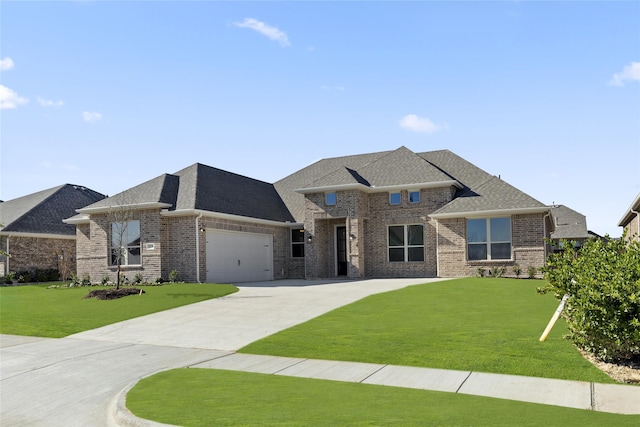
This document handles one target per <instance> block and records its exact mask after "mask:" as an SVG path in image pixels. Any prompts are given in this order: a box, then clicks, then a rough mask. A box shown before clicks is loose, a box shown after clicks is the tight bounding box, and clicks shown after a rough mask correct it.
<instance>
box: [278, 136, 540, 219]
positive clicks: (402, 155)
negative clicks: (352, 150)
mask: <svg viewBox="0 0 640 427" xmlns="http://www.w3.org/2000/svg"><path fill="white" fill-rule="evenodd" d="M441 186H454V187H457V188H458V190H457V193H456V197H455V198H454V200H452V201H451V202H450V203H448V204H447V205H445V206H443V207H442V208H441V209H439V210H438V211H436V212H434V213H433V214H432V216H433V217H434V218H446V217H460V216H473V215H482V214H496V213H528V212H531V213H533V212H545V211H548V209H549V208H548V207H547V206H546V205H545V204H543V203H541V202H539V201H538V200H536V199H534V198H533V197H531V196H529V195H528V194H526V193H523V192H522V191H520V190H518V189H517V188H515V187H513V186H511V185H509V184H508V183H506V182H505V181H502V180H501V179H499V178H497V177H495V176H493V175H490V174H488V173H487V172H485V171H483V170H482V169H480V168H478V167H477V166H475V165H473V164H471V163H469V162H468V161H466V160H464V159H463V158H461V157H460V156H458V155H456V154H454V153H452V152H451V151H449V150H438V151H429V152H425V153H414V152H412V151H411V150H409V149H408V148H406V147H400V148H398V149H397V150H393V151H383V152H379V153H369V154H362V155H356V156H346V157H336V158H330V159H324V160H320V161H319V162H316V163H314V164H312V165H310V166H307V167H306V168H304V169H302V170H301V171H298V172H296V173H294V174H292V175H290V176H288V177H286V178H284V179H282V180H280V181H278V182H276V183H275V188H276V189H277V190H278V193H279V194H280V197H282V199H283V200H284V202H285V204H286V205H287V207H288V208H289V210H290V211H291V213H292V214H293V216H294V217H295V218H296V220H297V221H299V222H302V221H303V220H304V194H305V193H311V192H323V191H331V190H339V189H359V190H362V191H392V190H394V189H411V188H416V189H417V188H427V187H441Z"/></svg>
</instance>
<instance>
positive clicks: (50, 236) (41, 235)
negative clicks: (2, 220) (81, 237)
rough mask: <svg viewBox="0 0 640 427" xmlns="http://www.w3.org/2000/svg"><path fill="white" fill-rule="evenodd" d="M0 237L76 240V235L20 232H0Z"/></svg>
mask: <svg viewBox="0 0 640 427" xmlns="http://www.w3.org/2000/svg"><path fill="white" fill-rule="evenodd" d="M0 236H7V237H29V238H32V239H65V240H76V235H75V234H73V235H70V234H48V233H25V232H20V231H0Z"/></svg>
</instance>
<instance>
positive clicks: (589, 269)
mask: <svg viewBox="0 0 640 427" xmlns="http://www.w3.org/2000/svg"><path fill="white" fill-rule="evenodd" d="M543 272H544V274H545V278H546V279H547V281H548V284H547V285H546V286H545V287H543V288H539V289H538V290H539V292H541V293H547V292H553V293H554V294H555V296H556V298H558V299H560V298H562V296H563V295H564V294H569V299H568V300H567V303H566V305H565V309H564V311H563V313H562V316H563V317H564V318H565V319H566V321H567V325H568V327H569V331H570V333H569V335H568V336H567V338H568V339H570V340H571V341H572V342H573V343H575V345H576V346H577V347H578V348H580V349H582V350H585V351H587V352H589V353H591V354H593V355H594V356H596V357H598V358H600V359H602V360H605V361H616V360H629V359H636V358H640V242H639V241H635V242H631V241H629V240H627V239H626V238H625V236H623V237H622V239H620V240H613V239H606V240H599V239H592V240H589V241H587V242H586V243H585V244H584V246H583V247H582V248H580V249H577V248H576V247H575V246H574V245H573V244H572V243H571V242H564V250H563V251H560V252H556V253H555V254H553V255H551V256H550V258H549V260H548V261H547V265H546V266H545V267H544V268H543Z"/></svg>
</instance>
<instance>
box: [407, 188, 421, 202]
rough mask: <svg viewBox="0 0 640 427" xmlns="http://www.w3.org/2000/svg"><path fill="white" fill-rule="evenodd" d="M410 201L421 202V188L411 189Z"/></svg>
mask: <svg viewBox="0 0 640 427" xmlns="http://www.w3.org/2000/svg"><path fill="white" fill-rule="evenodd" d="M409 203H420V190H416V191H409Z"/></svg>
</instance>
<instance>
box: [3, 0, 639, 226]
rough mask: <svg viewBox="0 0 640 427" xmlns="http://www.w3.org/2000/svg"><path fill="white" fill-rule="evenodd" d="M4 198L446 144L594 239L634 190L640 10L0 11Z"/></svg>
mask: <svg viewBox="0 0 640 427" xmlns="http://www.w3.org/2000/svg"><path fill="white" fill-rule="evenodd" d="M0 24H1V25H0V126H1V129H0V142H1V147H0V148H1V150H0V155H1V159H0V166H1V169H2V171H1V174H0V177H1V181H0V199H3V200H10V199H12V198H15V197H20V196H23V195H26V194H29V193H32V192H35V191H39V190H43V189H46V188H51V187H53V186H56V185H60V184H64V183H72V184H79V185H84V186H87V187H89V188H92V189H94V190H96V191H99V192H102V193H105V194H109V195H113V194H115V193H117V192H119V191H122V190H124V189H126V188H129V187H131V186H133V185H136V184H139V183H141V182H144V181H146V180H148V179H152V178H154V177H156V176H158V175H161V174H163V173H172V172H176V171H178V170H180V169H182V168H184V167H186V166H189V165H191V164H193V163H195V162H200V163H204V164H207V165H210V166H214V167H218V168H221V169H225V170H229V171H232V172H235V173H239V174H243V175H246V176H250V177H252V178H256V179H261V180H264V181H267V182H275V181H277V180H278V179H280V178H283V177H285V176H287V175H288V174H290V173H292V172H294V171H296V170H299V169H301V168H303V167H304V166H307V165H309V164H311V163H313V162H315V161H316V160H319V159H321V158H326V157H336V156H343V155H348V154H359V153H366V152H374V151H384V150H393V149H396V148H398V147H400V146H406V147H408V148H410V149H411V150H413V151H416V152H421V151H430V150H438V149H449V150H451V151H453V152H455V153H456V154H458V155H460V156H462V157H463V158H465V159H467V160H469V161H470V162H472V163H474V164H475V165H477V166H479V167H481V168H482V169H484V170H486V171H487V172H490V173H492V174H494V175H500V176H501V177H502V179H504V180H505V181H507V182H509V183H510V184H512V185H514V186H516V187H517V188H519V189H521V190H523V191H525V192H526V193H528V194H530V195H531V196H533V197H535V198H536V199H538V200H540V201H541V202H543V203H547V204H552V203H554V202H555V203H556V204H565V205H567V206H569V207H571V208H572V209H574V210H577V211H579V212H581V213H583V214H585V215H586V216H587V222H588V226H589V228H590V229H591V230H593V231H595V232H596V233H599V234H605V233H608V234H610V235H611V236H619V235H620V233H621V229H620V227H617V223H618V220H619V219H620V218H621V217H622V215H623V214H624V212H625V210H626V209H627V208H628V207H629V206H630V204H631V202H632V201H633V199H634V198H635V197H636V196H637V194H638V193H640V2H637V1H634V2H526V1H522V2H212V1H198V2H168V1H165V2H151V1H139V2H127V1H121V2H102V1H69V2H17V1H3V2H2V4H1V5H0Z"/></svg>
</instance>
